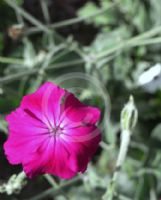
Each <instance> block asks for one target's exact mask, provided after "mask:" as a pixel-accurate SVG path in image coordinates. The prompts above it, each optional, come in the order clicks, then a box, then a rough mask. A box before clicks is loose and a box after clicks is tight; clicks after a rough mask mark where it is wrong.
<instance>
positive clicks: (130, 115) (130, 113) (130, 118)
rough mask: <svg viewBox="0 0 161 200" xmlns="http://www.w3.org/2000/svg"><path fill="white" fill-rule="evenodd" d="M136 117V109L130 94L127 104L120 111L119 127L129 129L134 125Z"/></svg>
mask: <svg viewBox="0 0 161 200" xmlns="http://www.w3.org/2000/svg"><path fill="white" fill-rule="evenodd" d="M137 119H138V111H137V108H136V106H135V103H134V98H133V96H132V95H131V96H130V98H129V101H128V103H127V104H125V106H124V108H123V109H122V111H121V129H122V130H131V129H133V128H134V127H135V125H136V123H137Z"/></svg>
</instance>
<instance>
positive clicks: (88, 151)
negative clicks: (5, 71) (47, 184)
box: [4, 82, 101, 179]
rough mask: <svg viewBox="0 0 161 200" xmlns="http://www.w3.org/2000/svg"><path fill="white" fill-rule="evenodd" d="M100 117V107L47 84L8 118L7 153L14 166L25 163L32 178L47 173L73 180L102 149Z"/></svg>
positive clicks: (25, 167) (24, 165) (25, 168)
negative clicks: (100, 145) (100, 143)
mask: <svg viewBox="0 0 161 200" xmlns="http://www.w3.org/2000/svg"><path fill="white" fill-rule="evenodd" d="M99 117H100V111H99V109H98V108H94V107H90V106H85V105H84V104H82V103H81V102H80V101H79V100H78V99H77V98H76V97H74V95H73V94H71V93H69V92H68V91H66V90H64V89H62V88H60V87H58V86H56V85H54V84H53V83H50V82H47V83H45V84H43V85H42V86H41V87H40V88H39V89H38V90H37V91H36V92H34V93H33V94H29V95H26V96H24V97H23V99H22V102H21V105H20V107H19V108H17V109H16V110H15V111H13V112H12V113H11V114H9V115H8V116H7V117H6V120H7V121H8V124H9V137H8V140H7V141H6V143H5V144H4V150H5V154H6V156H7V158H8V160H9V162H10V163H11V164H22V166H23V169H24V171H25V173H26V175H27V176H28V177H29V178H32V177H33V176H35V175H38V174H43V173H49V174H53V175H56V176H59V177H61V178H66V179H68V178H72V177H73V176H75V175H76V174H77V173H78V172H84V171H85V170H86V168H87V164H88V162H89V161H90V160H91V158H92V156H93V154H94V153H95V152H96V150H97V148H98V144H99V142H100V140H101V135H100V131H99V129H98V128H97V127H96V125H95V124H96V122H97V121H98V120H99Z"/></svg>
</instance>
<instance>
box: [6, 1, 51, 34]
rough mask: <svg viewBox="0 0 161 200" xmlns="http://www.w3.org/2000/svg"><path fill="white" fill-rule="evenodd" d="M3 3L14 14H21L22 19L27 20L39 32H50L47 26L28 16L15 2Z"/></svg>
mask: <svg viewBox="0 0 161 200" xmlns="http://www.w3.org/2000/svg"><path fill="white" fill-rule="evenodd" d="M5 2H6V3H7V4H8V5H9V6H11V7H12V8H13V9H14V10H15V11H16V12H18V13H19V14H21V15H22V16H23V17H24V18H26V19H27V20H29V21H30V22H31V23H32V24H33V25H35V26H37V27H38V28H39V29H40V30H42V31H44V32H46V33H49V32H50V30H49V29H48V27H47V26H45V25H44V24H42V23H41V22H40V21H38V20H37V19H36V18H34V17H33V16H32V15H30V14H28V13H27V12H26V11H25V10H24V9H23V8H21V7H19V6H18V5H17V4H16V2H15V1H13V0H5Z"/></svg>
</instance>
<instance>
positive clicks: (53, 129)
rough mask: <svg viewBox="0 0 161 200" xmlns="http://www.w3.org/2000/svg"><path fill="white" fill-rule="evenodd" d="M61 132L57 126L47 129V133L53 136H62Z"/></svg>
mask: <svg viewBox="0 0 161 200" xmlns="http://www.w3.org/2000/svg"><path fill="white" fill-rule="evenodd" d="M62 131H63V129H62V128H60V127H59V126H56V127H52V128H51V129H49V132H50V133H51V134H52V135H54V136H56V135H60V134H62V133H63V132H62Z"/></svg>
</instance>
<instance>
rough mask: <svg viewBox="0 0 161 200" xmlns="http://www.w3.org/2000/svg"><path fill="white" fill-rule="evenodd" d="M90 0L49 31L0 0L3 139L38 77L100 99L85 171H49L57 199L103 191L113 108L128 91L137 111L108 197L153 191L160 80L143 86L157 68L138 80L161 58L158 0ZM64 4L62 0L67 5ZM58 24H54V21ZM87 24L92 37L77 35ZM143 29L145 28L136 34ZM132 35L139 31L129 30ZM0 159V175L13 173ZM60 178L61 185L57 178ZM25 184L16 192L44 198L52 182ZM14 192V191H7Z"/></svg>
mask: <svg viewBox="0 0 161 200" xmlns="http://www.w3.org/2000/svg"><path fill="white" fill-rule="evenodd" d="M12 2H15V1H12ZM16 2H17V4H16V5H17V6H20V5H21V4H22V3H23V1H22V0H17V1H16ZM46 2H49V1H46ZM93 2H94V1H88V2H87V3H86V4H85V5H84V6H82V7H81V8H80V9H79V10H78V11H77V18H76V20H75V19H74V20H71V19H69V20H70V21H66V20H67V19H66V20H65V21H62V22H60V24H59V22H58V23H56V24H55V28H54V31H50V29H48V28H47V25H46V27H45V28H44V25H43V24H41V18H40V19H38V20H39V21H40V22H38V23H36V25H35V21H34V20H33V19H32V18H28V17H26V15H24V14H23V12H22V13H21V14H22V18H21V17H20V16H21V15H20V13H18V12H17V11H16V12H15V10H14V9H13V10H12V9H11V7H9V5H8V4H7V3H6V1H0V15H2V17H1V19H2V23H1V24H0V29H1V33H0V53H1V57H0V75H1V77H0V114H1V115H0V132H1V134H2V135H3V136H4V138H5V139H6V134H7V132H8V131H7V124H6V122H5V120H4V118H5V116H6V115H7V114H8V113H10V112H11V111H12V110H14V109H15V108H16V107H17V106H18V105H19V104H20V101H21V99H22V97H23V96H24V95H25V94H27V93H31V92H33V91H35V90H36V88H38V87H39V86H40V85H41V84H42V83H43V82H44V81H53V82H55V83H57V84H59V85H61V86H63V87H65V88H67V89H69V90H70V91H72V92H73V93H75V94H76V95H77V96H78V98H80V99H81V101H83V102H84V103H85V104H89V105H93V106H97V107H99V108H100V109H101V111H102V115H101V121H100V128H101V130H102V143H101V144H100V148H99V150H98V152H97V153H96V155H95V157H94V158H93V160H92V162H91V163H90V165H89V167H88V170H87V172H86V173H85V174H84V175H82V176H81V177H79V176H78V179H79V180H78V182H77V181H76V182H74V181H73V183H70V181H69V182H68V181H62V180H57V179H56V181H57V182H58V188H55V190H56V192H54V199H56V200H63V199H71V200H77V199H81V200H91V199H94V200H98V199H101V197H102V196H103V194H104V193H105V190H106V188H107V185H108V184H109V182H110V179H111V176H112V174H113V172H114V169H115V164H116V160H117V156H118V153H119V146H120V132H121V127H120V113H121V110H122V108H123V107H124V105H125V103H126V102H127V101H128V98H129V95H130V94H132V95H133V96H134V99H135V103H136V107H137V109H138V115H139V118H138V124H137V126H136V127H135V128H134V130H133V133H132V138H131V142H130V145H129V149H128V155H127V157H126V160H125V162H124V164H123V169H122V171H121V172H120V175H119V178H118V182H117V188H116V194H115V195H116V197H115V198H116V199H117V200H120V199H123V200H156V199H160V198H161V184H160V183H161V149H160V146H161V92H160V82H159V81H158V82H157V87H156V89H155V90H154V91H153V92H151V91H149V88H150V87H151V86H152V85H153V84H154V83H155V81H156V80H157V79H159V76H158V77H155V78H154V80H153V81H152V82H151V83H149V84H147V85H143V86H142V85H139V83H138V80H139V77H140V75H141V74H142V73H143V72H144V71H145V70H148V69H149V68H151V67H152V66H154V65H155V64H156V63H161V56H160V52H161V46H160V43H161V40H158V39H161V28H160V25H161V2H160V0H146V1H140V0H135V1H132V0H117V1H116V2H111V1H110V0H107V1H106V0H100V1H99V6H98V5H96V4H95V3H93ZM68 6H69V5H68ZM68 6H66V5H65V6H64V7H67V8H68V9H67V10H68V11H69V10H70V9H69V8H70V6H69V7H68ZM106 8H107V9H106ZM60 11H61V10H60ZM60 11H57V12H58V16H59V15H60V16H61V15H62V13H61V12H62V11H61V12H60ZM63 12H64V11H63ZM98 13H99V14H98ZM19 15H20V16H19ZM91 16H92V17H91ZM17 17H18V18H17ZM41 17H42V16H41ZM20 19H21V20H23V22H24V23H25V24H26V27H25V30H24V34H23V35H22V36H20V37H19V38H18V39H17V40H12V42H11V43H10V45H8V44H7V43H5V42H6V41H5V40H4V35H5V34H6V32H7V29H8V26H9V25H12V24H16V23H18V20H20ZM24 19H25V20H24ZM26 20H27V21H29V22H30V24H32V26H33V27H34V28H35V29H36V31H38V34H37V33H36V32H35V30H33V29H32V28H33V27H30V26H29V23H26ZM54 21H55V19H54ZM81 21H83V23H80V22H81ZM69 22H70V23H71V24H72V26H71V27H70V26H69V24H70V23H69ZM62 23H63V24H64V25H62ZM68 23H69V24H68ZM60 25H61V29H60V30H59V29H58V28H57V27H59V26H60ZM68 26H69V27H68ZM88 26H89V27H91V26H92V27H95V28H96V30H97V31H96V32H90V34H91V35H90V37H91V38H94V39H93V40H92V41H91V42H89V43H88V44H87V43H85V41H86V39H87V37H86V35H84V36H82V35H81V34H80V32H79V31H80V30H81V28H82V27H85V30H86V27H88ZM51 27H52V26H51ZM51 27H50V28H51ZM78 27H79V28H78ZM155 27H157V29H156V28H155ZM44 29H45V30H44ZM51 29H52V28H51ZM74 30H77V32H76V34H73V33H74ZM148 30H150V32H148ZM88 31H90V28H89V30H88ZM84 32H86V31H84ZM144 32H146V34H145V35H142V33H144ZM61 33H63V34H62V35H61ZM66 33H69V34H66ZM93 35H94V37H92V36H93ZM136 35H137V36H138V38H135V36H136ZM154 39H157V40H158V42H156V41H155V40H154ZM10 40H11V38H10ZM82 41H83V42H82ZM149 43H150V44H149ZM83 44H86V45H83ZM8 47H10V48H9V51H8V52H7V54H6V55H5V54H3V51H4V48H7V49H8ZM2 54H3V55H2ZM155 79H156V80H155ZM2 145H3V144H2V143H1V148H2ZM1 157H4V155H3V154H2V155H1ZM0 165H1V167H4V168H5V167H6V168H7V170H8V171H7V173H8V174H7V175H6V174H5V176H6V177H4V176H2V177H4V179H7V178H8V177H9V176H11V175H12V174H11V171H12V166H10V165H9V164H8V163H6V162H5V161H2V163H0ZM66 183H67V187H64V186H62V184H66ZM68 183H69V185H68ZM28 184H29V185H30V184H31V185H30V186H31V187H30V186H29V189H28V190H29V192H25V191H24V190H22V191H21V194H19V195H20V196H19V199H30V197H31V196H34V195H36V194H39V195H40V196H41V195H42V196H43V195H44V194H45V195H46V196H45V197H44V199H47V198H48V195H49V196H51V195H53V193H52V192H53V189H52V190H51V192H49V191H48V193H45V192H44V191H45V189H48V188H49V185H48V183H47V182H46V181H45V179H44V178H42V177H38V178H37V179H36V180H32V181H29V182H28ZM32 184H33V185H32ZM37 186H38V187H37ZM59 187H60V188H61V190H59ZM31 188H32V189H31ZM37 188H40V190H37ZM28 190H27V191H28ZM29 194H30V195H29ZM21 195H22V196H21ZM5 198H6V199H10V197H7V196H5ZM5 198H4V199H5ZM15 198H17V197H15V196H14V195H13V198H12V199H15ZM0 199H1V195H0ZM2 199H3V197H2ZM40 199H41V198H40ZM42 199H43V198H42Z"/></svg>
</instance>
